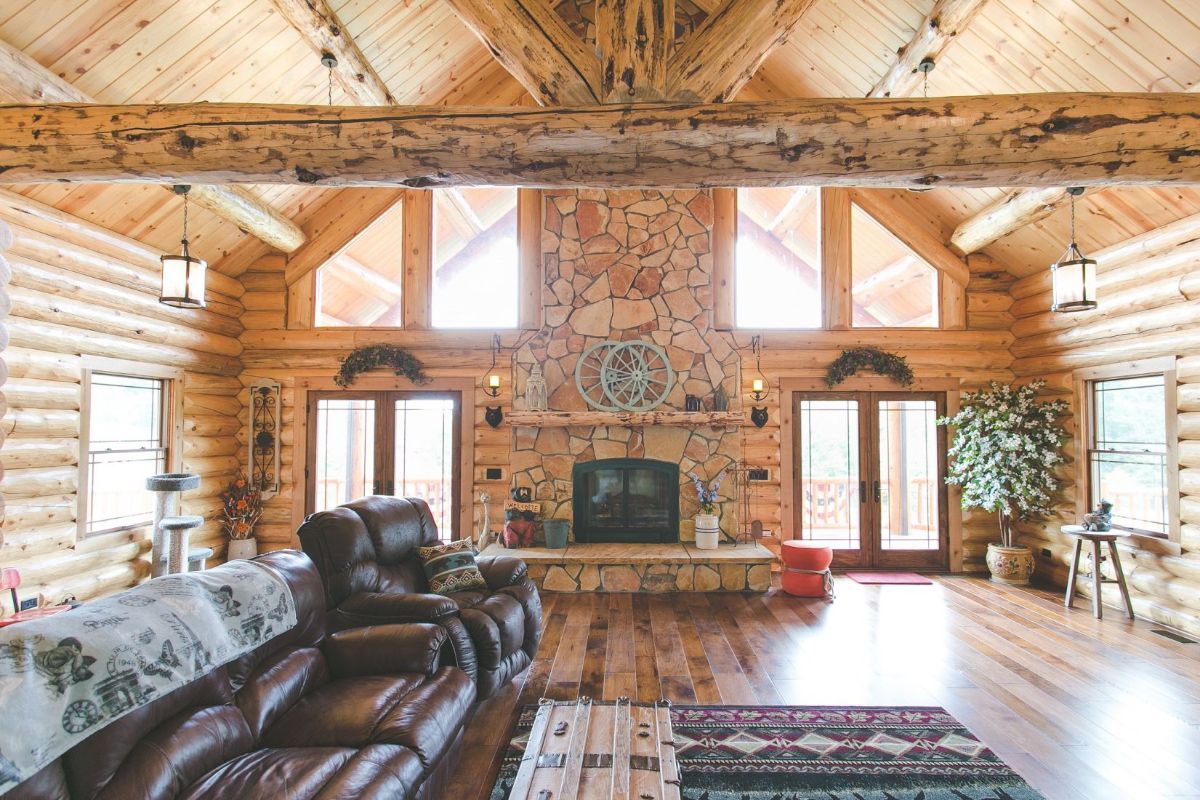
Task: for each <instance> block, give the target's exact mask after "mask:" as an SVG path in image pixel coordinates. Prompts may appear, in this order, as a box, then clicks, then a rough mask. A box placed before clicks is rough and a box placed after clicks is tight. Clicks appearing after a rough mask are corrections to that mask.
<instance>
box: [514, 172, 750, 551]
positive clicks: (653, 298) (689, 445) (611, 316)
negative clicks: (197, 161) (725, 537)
mask: <svg viewBox="0 0 1200 800" xmlns="http://www.w3.org/2000/svg"><path fill="white" fill-rule="evenodd" d="M544 197H545V206H544V217H543V224H544V227H543V231H542V256H543V267H544V272H545V284H544V286H543V287H542V301H543V305H544V308H545V324H544V326H543V327H542V328H541V330H539V331H538V332H537V334H536V335H534V336H532V337H531V338H530V339H529V340H528V341H525V342H524V343H523V344H522V345H521V346H519V347H518V348H517V351H516V353H515V357H514V362H513V386H514V388H515V390H516V392H515V397H514V398H513V411H514V412H520V411H524V410H526V409H525V405H524V391H525V386H526V382H527V380H528V378H529V374H530V369H531V368H532V366H533V365H534V364H540V365H541V366H542V369H543V372H544V377H545V381H546V387H547V395H548V397H549V408H550V411H552V412H585V411H588V410H589V406H588V405H587V403H586V402H585V400H584V398H583V397H582V396H581V394H580V390H579V388H578V387H577V385H576V380H575V367H576V362H577V361H578V360H579V359H580V357H581V355H582V354H583V353H584V352H585V351H587V349H588V348H589V347H591V346H593V345H595V344H596V343H598V342H602V341H605V340H608V341H631V340H639V341H645V342H652V343H654V344H655V345H657V346H659V347H661V348H662V349H663V351H664V352H665V353H666V356H667V358H668V359H669V361H670V363H671V366H672V368H673V371H674V374H675V384H674V387H673V388H672V389H671V391H670V392H669V393H668V394H667V395H666V398H665V401H664V402H663V403H662V404H661V405H660V406H658V407H657V409H656V410H657V411H661V412H682V411H684V410H685V406H686V403H687V396H689V395H691V396H693V397H694V398H697V399H698V401H699V403H700V404H701V407H702V408H703V409H706V410H716V409H717V408H718V405H717V403H718V401H717V399H716V397H717V395H718V394H720V395H723V397H724V398H727V401H726V400H722V401H721V402H722V403H724V402H728V405H729V410H730V411H735V412H736V411H741V410H742V405H741V402H742V401H741V396H740V395H741V393H740V391H739V387H740V375H739V368H740V357H739V353H738V351H737V348H736V345H735V343H734V341H733V338H732V337H731V336H730V334H729V333H727V332H724V331H717V330H714V329H713V326H712V320H711V311H710V309H711V307H712V291H713V287H712V247H711V234H710V231H711V228H712V224H713V204H712V195H711V194H710V193H709V192H705V191H696V190H681V191H666V192H664V191H650V190H600V189H580V190H577V191H573V190H554V191H547V192H545V193H544ZM741 456H742V444H741V433H740V431H739V430H738V428H737V427H736V426H730V427H727V426H714V425H706V424H696V425H689V426H679V425H669V424H653V423H648V424H637V425H623V426H618V425H604V424H599V425H597V424H591V425H587V424H580V425H567V426H565V427H537V426H526V427H521V426H514V428H513V452H512V456H511V461H510V464H511V468H512V482H513V485H515V486H528V487H530V489H531V490H532V493H533V496H534V499H535V500H537V501H538V502H540V503H541V504H542V508H543V515H544V516H545V517H546V518H552V519H567V520H571V522H572V525H571V539H572V540H573V541H575V542H578V543H583V542H591V543H601V542H603V543H614V544H620V543H625V542H633V541H646V542H649V543H652V544H661V543H672V544H674V543H678V542H680V541H683V542H690V541H692V540H694V538H695V537H694V534H693V532H692V526H691V524H690V523H691V518H692V516H693V515H694V514H695V513H696V512H697V510H698V503H697V500H696V495H695V492H694V491H693V490H692V486H691V484H692V481H691V478H690V477H689V476H690V475H693V474H694V475H696V476H698V477H700V478H702V479H704V480H711V479H712V478H713V477H715V476H716V475H717V474H718V473H720V472H722V471H723V470H729V469H731V468H733V467H734V466H735V465H736V464H737V462H738V461H739V460H740V459H741ZM623 459H645V460H647V461H648V462H650V463H666V464H668V465H670V466H671V467H672V468H673V469H674V472H673V473H672V474H673V476H674V480H675V494H674V496H673V502H671V503H670V508H669V509H668V511H669V512H671V513H673V515H674V516H673V518H672V519H670V520H668V521H667V523H666V525H665V526H658V530H656V531H655V532H654V533H653V534H652V536H653V538H650V536H649V535H648V536H647V537H646V538H644V539H642V538H639V539H636V540H635V539H632V538H626V537H629V536H630V534H634V535H638V536H640V535H641V534H642V531H639V530H636V525H635V523H637V522H638V520H636V519H635V518H634V517H636V515H630V517H627V518H626V519H624V520H623V521H621V522H620V523H617V524H615V525H614V526H612V527H611V528H610V529H609V530H587V528H588V526H587V525H584V526H583V528H582V529H581V526H580V522H581V521H586V519H587V517H586V515H581V513H580V508H579V504H580V500H581V498H579V496H578V492H576V491H575V490H576V486H577V484H576V480H575V479H576V476H577V475H579V474H581V473H580V472H579V471H578V469H577V468H580V467H585V468H586V467H587V465H590V464H593V463H595V462H603V461H611V460H623ZM582 474H595V473H591V472H588V471H587V470H586V469H585V470H584V471H583V473H582ZM622 480H623V479H622ZM637 480H640V479H637ZM735 486H736V483H735V481H734V480H726V481H725V482H724V483H723V484H722V488H721V492H722V497H721V501H722V502H721V504H720V508H721V516H722V520H721V526H722V529H723V530H725V531H726V532H730V533H731V532H733V531H735V530H736V529H737V520H736V508H737V505H736V503H735V502H734V498H735V494H734V490H735ZM585 500H586V498H585ZM584 505H586V502H584ZM656 519H657V520H658V522H661V514H659V515H657V516H656ZM681 521H682V522H683V524H682V525H681V524H679V523H680V522H681ZM618 527H619V528H620V529H621V530H617V528H618ZM668 528H669V533H668V530H667V529H668ZM581 531H582V532H581ZM597 537H599V538H597ZM660 537H661V538H660Z"/></svg>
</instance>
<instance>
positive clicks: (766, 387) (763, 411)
mask: <svg viewBox="0 0 1200 800" xmlns="http://www.w3.org/2000/svg"><path fill="white" fill-rule="evenodd" d="M750 349H751V350H752V351H753V352H754V368H755V370H757V371H758V377H757V378H755V379H754V380H752V381H751V382H750V397H751V399H752V400H754V402H756V403H761V402H762V401H763V400H766V399H767V395H769V394H770V393H771V384H770V382H769V381H767V376H766V375H764V374H763V371H762V336H755V337H753V338H751V339H750ZM768 419H769V415H768V414H767V408H766V406H751V407H750V421H751V422H753V423H754V427H756V428H761V427H762V426H764V425H766V424H767V420H768Z"/></svg>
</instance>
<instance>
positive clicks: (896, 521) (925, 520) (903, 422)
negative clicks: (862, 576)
mask: <svg viewBox="0 0 1200 800" xmlns="http://www.w3.org/2000/svg"><path fill="white" fill-rule="evenodd" d="M942 405H943V404H942V401H941V400H940V399H939V398H937V397H936V396H933V395H920V394H899V393H894V394H893V393H888V394H884V393H870V392H857V393H844V394H835V393H821V394H816V393H814V394H809V395H801V396H800V397H798V398H797V401H796V406H795V410H796V418H797V420H798V423H797V436H798V441H797V442H796V446H797V448H798V454H797V458H796V464H797V466H798V473H799V474H798V476H797V478H798V486H797V491H798V492H799V495H800V496H799V498H798V502H797V517H798V519H797V523H798V529H799V533H800V536H801V537H802V538H804V539H807V540H809V541H814V542H820V543H822V544H827V545H829V546H830V547H832V548H833V549H834V565H835V566H836V567H881V568H888V567H893V568H908V569H918V568H927V569H942V568H944V567H945V564H946V545H945V542H946V533H945V523H944V516H945V515H944V513H943V511H944V509H943V505H944V494H943V487H942V475H943V463H942V459H943V453H944V450H945V447H944V433H943V431H942V429H940V428H938V427H937V425H936V420H937V418H938V416H940V414H941V413H942Z"/></svg>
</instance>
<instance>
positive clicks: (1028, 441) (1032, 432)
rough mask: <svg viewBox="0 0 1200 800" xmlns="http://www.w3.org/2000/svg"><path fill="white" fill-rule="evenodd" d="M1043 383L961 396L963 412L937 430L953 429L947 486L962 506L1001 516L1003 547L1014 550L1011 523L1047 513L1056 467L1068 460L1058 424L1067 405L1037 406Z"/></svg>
mask: <svg viewBox="0 0 1200 800" xmlns="http://www.w3.org/2000/svg"><path fill="white" fill-rule="evenodd" d="M1044 385H1045V381H1034V382H1032V383H1028V384H1025V385H1024V386H1021V387H1019V388H1017V389H1013V388H1012V387H1011V386H1006V385H1005V384H1002V383H999V382H997V381H992V382H991V383H990V384H989V386H988V388H987V390H985V391H979V392H972V393H969V394H967V395H964V396H963V400H962V408H961V409H960V410H959V412H958V413H957V414H955V415H954V416H953V417H942V418H941V419H939V420H938V424H939V425H950V426H951V427H953V428H954V444H953V445H951V447H950V450H949V453H948V454H949V456H950V459H951V461H950V474H949V475H947V476H946V483H948V484H950V485H953V486H960V487H962V507H963V508H982V509H984V510H986V511H992V512H997V513H999V514H1000V532H1001V544H1002V545H1004V546H1005V547H1011V546H1012V545H1013V533H1012V524H1011V523H1012V518H1013V517H1014V516H1016V517H1017V518H1019V519H1028V518H1029V517H1031V516H1039V515H1043V514H1049V513H1050V512H1051V511H1052V509H1053V505H1054V500H1053V497H1054V494H1055V493H1056V492H1057V491H1058V489H1059V479H1058V476H1057V475H1056V474H1055V470H1056V468H1057V467H1058V466H1059V465H1061V464H1062V463H1063V462H1064V461H1065V460H1066V459H1065V458H1064V457H1063V455H1062V446H1063V443H1064V442H1065V441H1066V438H1067V434H1066V431H1064V430H1063V427H1062V425H1061V424H1059V418H1060V417H1061V416H1062V415H1063V414H1064V413H1065V412H1066V410H1067V404H1066V403H1065V402H1064V401H1062V400H1051V401H1044V402H1039V401H1038V399H1037V393H1038V390H1039V389H1041V388H1042V387H1043V386H1044Z"/></svg>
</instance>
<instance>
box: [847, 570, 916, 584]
mask: <svg viewBox="0 0 1200 800" xmlns="http://www.w3.org/2000/svg"><path fill="white" fill-rule="evenodd" d="M846 577H847V578H849V579H850V580H852V581H854V582H855V583H868V584H877V583H879V584H888V585H902V584H914V585H925V584H929V583H933V581H931V580H929V578H926V577H925V576H924V575H918V574H917V573H915V572H847V573H846Z"/></svg>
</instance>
